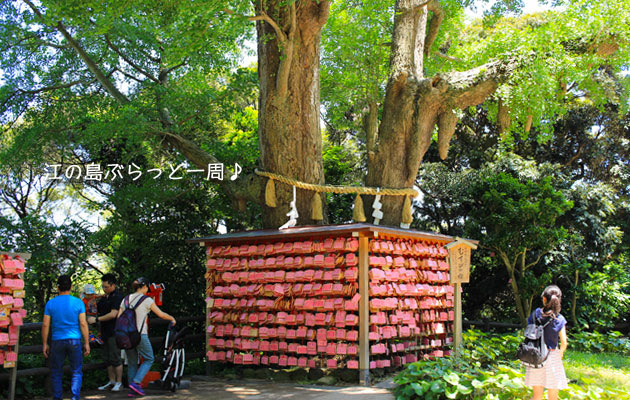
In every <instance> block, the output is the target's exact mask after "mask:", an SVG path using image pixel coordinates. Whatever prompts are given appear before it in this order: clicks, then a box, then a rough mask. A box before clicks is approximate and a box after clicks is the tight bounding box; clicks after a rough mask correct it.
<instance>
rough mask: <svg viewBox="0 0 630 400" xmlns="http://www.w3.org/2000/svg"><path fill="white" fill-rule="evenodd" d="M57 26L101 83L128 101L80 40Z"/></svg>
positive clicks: (29, 2) (31, 6)
mask: <svg viewBox="0 0 630 400" xmlns="http://www.w3.org/2000/svg"><path fill="white" fill-rule="evenodd" d="M24 2H25V3H26V4H27V5H28V6H29V7H30V8H31V9H32V10H33V12H34V13H35V14H36V15H37V16H38V17H40V18H41V19H43V16H42V13H41V12H40V11H39V10H38V9H37V7H35V5H34V4H33V3H32V2H31V1H30V0H24ZM55 28H56V29H57V30H58V31H59V33H61V34H62V35H63V37H64V38H65V39H66V40H67V41H68V43H69V44H70V46H71V47H72V48H73V49H74V51H76V53H77V54H78V55H79V57H81V59H82V60H83V62H84V63H85V64H86V65H87V67H88V69H89V70H90V72H92V73H93V74H94V76H95V77H96V79H97V80H98V81H99V82H100V84H101V85H103V87H104V88H105V90H107V92H108V93H109V94H110V95H111V96H112V97H114V98H115V99H116V100H118V101H119V102H121V103H128V102H129V99H128V98H127V97H126V96H125V95H124V94H122V93H121V92H120V91H119V90H118V88H116V86H115V85H114V84H113V83H112V82H111V81H110V80H109V79H108V78H107V76H105V74H104V73H103V71H101V69H100V68H99V67H98V65H96V63H95V62H94V60H92V58H91V57H90V56H89V54H87V52H86V51H85V50H84V49H83V47H81V45H80V44H79V42H78V41H77V40H75V39H74V37H72V35H71V34H70V33H69V32H68V30H67V29H66V27H65V26H64V25H63V24H62V23H61V22H59V23H57V25H56V26H55Z"/></svg>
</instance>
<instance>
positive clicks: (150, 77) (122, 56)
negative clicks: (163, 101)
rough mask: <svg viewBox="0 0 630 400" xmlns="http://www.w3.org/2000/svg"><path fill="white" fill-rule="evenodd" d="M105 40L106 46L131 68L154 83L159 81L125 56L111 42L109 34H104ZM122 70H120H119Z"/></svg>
mask: <svg viewBox="0 0 630 400" xmlns="http://www.w3.org/2000/svg"><path fill="white" fill-rule="evenodd" d="M104 37H105V42H106V43H107V46H109V48H110V49H112V50H113V51H114V52H115V53H116V54H118V56H119V57H120V58H122V59H123V60H124V61H125V62H126V63H127V64H129V65H130V66H131V67H132V68H133V69H135V70H136V71H138V72H139V73H141V74H142V75H144V76H146V77H147V78H149V79H151V80H152V81H153V82H155V83H159V81H158V80H157V78H156V77H154V76H153V75H151V74H150V73H149V72H147V71H145V70H144V69H142V67H140V66H139V65H138V64H136V63H135V62H133V60H130V59H129V57H127V56H126V55H125V54H124V53H123V52H122V51H121V50H120V48H119V47H118V46H116V45H115V44H114V43H112V41H111V40H110V39H109V35H107V34H105V35H104ZM121 72H122V71H121Z"/></svg>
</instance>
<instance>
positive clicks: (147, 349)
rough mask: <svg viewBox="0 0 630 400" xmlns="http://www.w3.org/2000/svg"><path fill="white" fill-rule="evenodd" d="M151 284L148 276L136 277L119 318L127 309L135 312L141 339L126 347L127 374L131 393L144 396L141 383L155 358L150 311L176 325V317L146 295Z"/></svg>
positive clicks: (124, 300) (122, 304)
mask: <svg viewBox="0 0 630 400" xmlns="http://www.w3.org/2000/svg"><path fill="white" fill-rule="evenodd" d="M149 286H150V282H149V280H148V279H147V278H138V279H136V280H135V281H134V282H133V284H132V287H133V289H134V290H135V293H132V294H130V295H128V296H126V297H125V298H124V299H123V301H122V302H121V303H120V308H119V309H118V318H119V320H121V319H124V318H121V316H122V315H123V314H124V313H125V310H127V309H128V312H129V310H133V311H134V312H135V319H136V328H137V332H138V333H139V334H140V340H139V343H138V344H137V346H136V347H133V348H130V349H125V353H126V354H127V361H128V363H129V366H128V369H127V376H128V378H129V389H130V391H131V392H130V395H140V396H144V390H142V387H141V386H140V383H141V382H142V380H143V379H144V376H145V375H146V374H147V372H149V370H150V369H151V365H152V364H153V360H154V357H153V347H152V346H151V342H150V341H149V335H148V330H147V325H148V315H149V313H150V312H151V311H153V312H154V313H155V315H157V316H158V317H159V318H162V319H165V320H168V321H171V323H172V324H173V325H175V318H173V317H172V316H170V315H169V314H167V313H165V312H163V311H162V310H160V308H159V307H158V306H157V305H156V304H155V301H153V299H152V298H150V297H148V296H147V295H146V294H147V292H148V291H149ZM138 355H140V356H141V357H142V363H141V364H140V365H138Z"/></svg>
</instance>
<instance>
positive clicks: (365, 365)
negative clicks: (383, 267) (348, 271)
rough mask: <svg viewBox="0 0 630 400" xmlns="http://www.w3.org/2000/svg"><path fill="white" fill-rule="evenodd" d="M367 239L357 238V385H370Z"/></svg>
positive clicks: (364, 237) (363, 237)
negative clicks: (359, 296) (358, 298)
mask: <svg viewBox="0 0 630 400" xmlns="http://www.w3.org/2000/svg"><path fill="white" fill-rule="evenodd" d="M368 240H369V238H368V237H366V236H359V294H360V295H361V298H360V300H359V383H360V384H361V385H364V386H369V385H370V339H369V335H370V297H369V281H368V279H369V275H368V272H369V271H368V270H369V268H370V264H369V260H370V259H369V242H368Z"/></svg>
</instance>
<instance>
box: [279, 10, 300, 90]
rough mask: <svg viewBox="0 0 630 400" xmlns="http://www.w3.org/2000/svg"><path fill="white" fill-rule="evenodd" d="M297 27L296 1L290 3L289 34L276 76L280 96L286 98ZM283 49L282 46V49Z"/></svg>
mask: <svg viewBox="0 0 630 400" xmlns="http://www.w3.org/2000/svg"><path fill="white" fill-rule="evenodd" d="M296 29H297V11H296V9H295V2H291V4H289V34H288V37H286V40H285V43H284V54H283V56H284V57H282V58H281V60H280V65H279V66H278V77H277V78H276V90H277V92H278V96H279V97H280V98H284V97H285V96H286V94H287V92H288V90H289V72H290V71H291V64H292V63H293V50H294V48H295V30H296ZM280 50H281V51H282V48H281V49H280Z"/></svg>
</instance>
